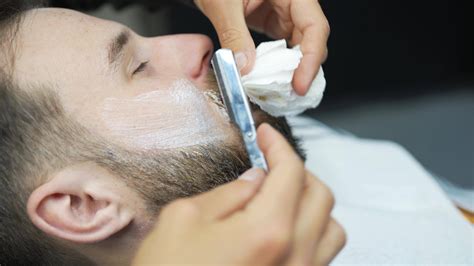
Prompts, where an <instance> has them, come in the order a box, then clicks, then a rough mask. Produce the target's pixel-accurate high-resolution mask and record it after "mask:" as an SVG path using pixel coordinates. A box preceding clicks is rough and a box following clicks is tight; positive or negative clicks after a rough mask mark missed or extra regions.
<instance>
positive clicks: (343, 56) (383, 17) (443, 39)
mask: <svg viewBox="0 0 474 266" xmlns="http://www.w3.org/2000/svg"><path fill="white" fill-rule="evenodd" d="M63 2H64V1H60V0H52V3H53V4H54V5H57V6H61V5H64V3H63ZM117 2H119V1H117ZM320 2H321V5H322V7H323V9H324V12H325V14H326V16H327V18H328V20H329V23H330V25H331V36H330V39H329V43H328V49H329V57H328V60H327V62H326V63H325V64H324V66H323V67H324V70H325V73H326V80H327V88H326V93H325V97H324V99H323V102H322V104H321V105H320V107H318V108H317V109H315V110H312V111H309V112H307V113H306V115H309V116H311V117H314V118H316V119H318V120H320V121H322V122H324V123H326V124H327V125H329V126H331V127H333V128H339V129H343V130H346V131H349V132H351V133H353V134H355V135H357V136H359V137H366V138H375V139H388V140H393V141H395V142H397V143H399V144H401V145H402V146H404V147H405V148H406V149H407V150H409V151H410V152H411V153H412V154H413V155H414V156H415V157H416V158H417V159H418V161H420V162H421V164H423V166H425V168H426V169H428V170H429V171H430V172H432V173H433V175H434V176H437V177H444V178H445V179H446V180H448V182H451V183H452V184H454V185H456V186H458V187H459V188H464V189H471V190H473V189H474V55H473V51H474V16H473V15H472V9H471V8H470V5H469V1H440V0H431V1H422V0H419V1H376V0H367V1H330V0H321V1H320ZM88 12H89V13H90V14H92V15H95V16H98V17H102V18H107V19H112V20H116V21H120V22H122V23H124V24H126V25H128V26H129V27H131V28H132V29H134V30H135V31H137V32H138V33H140V34H142V35H145V36H155V35H160V34H173V33H203V34H206V35H209V36H210V37H211V38H212V39H213V40H214V44H215V47H216V48H218V47H219V44H218V41H217V38H216V34H215V32H214V30H213V28H212V26H211V24H210V22H209V21H208V20H207V19H206V18H205V17H204V16H202V15H201V14H200V12H199V11H197V10H195V9H193V8H189V7H185V6H179V5H173V6H167V7H162V8H159V9H155V10H149V9H145V8H144V7H140V6H137V5H131V6H126V7H123V8H122V7H119V8H118V9H117V7H112V6H111V5H102V6H100V7H99V8H98V9H94V10H89V11H88ZM254 38H255V40H256V43H257V44H258V43H259V42H261V41H266V40H267V38H266V37H265V36H262V35H260V34H254ZM471 199H472V198H471Z"/></svg>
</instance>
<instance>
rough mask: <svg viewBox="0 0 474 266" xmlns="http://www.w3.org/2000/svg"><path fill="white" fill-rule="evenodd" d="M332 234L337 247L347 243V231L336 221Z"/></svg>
mask: <svg viewBox="0 0 474 266" xmlns="http://www.w3.org/2000/svg"><path fill="white" fill-rule="evenodd" d="M334 235H335V238H336V240H337V243H338V246H339V249H341V248H342V247H344V246H345V245H346V243H347V233H346V230H344V228H343V227H342V226H341V225H340V224H339V223H338V222H336V226H334Z"/></svg>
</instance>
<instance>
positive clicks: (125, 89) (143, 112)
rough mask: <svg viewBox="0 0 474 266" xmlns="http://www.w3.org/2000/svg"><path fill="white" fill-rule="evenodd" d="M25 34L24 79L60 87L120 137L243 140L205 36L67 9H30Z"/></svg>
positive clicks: (146, 142) (70, 105)
mask: <svg viewBox="0 0 474 266" xmlns="http://www.w3.org/2000/svg"><path fill="white" fill-rule="evenodd" d="M20 32H21V34H20V36H21V37H20V42H19V43H20V48H19V51H20V53H19V54H18V56H17V58H16V66H15V70H16V72H15V78H16V80H17V81H18V82H19V83H20V85H26V84H47V85H48V86H49V87H52V88H54V89H55V90H56V92H57V94H58V95H59V98H60V100H61V102H62V104H63V106H64V108H65V111H66V113H67V114H68V115H70V116H72V117H73V118H74V119H76V120H77V121H79V122H80V123H81V124H82V125H84V126H86V127H87V128H89V129H91V130H93V131H94V132H100V134H101V135H103V136H106V137H107V139H109V140H111V141H113V142H116V143H119V144H121V145H124V146H127V147H128V148H131V149H147V150H153V149H175V148H183V147H188V146H193V145H198V144H207V143H212V142H214V143H215V142H216V141H222V140H225V141H226V142H232V141H235V140H237V139H238V138H237V135H236V134H235V132H234V131H233V130H231V127H229V126H228V125H229V121H228V118H227V116H226V113H225V110H224V109H223V108H221V107H220V106H219V102H218V101H216V100H215V99H216V97H215V96H216V92H215V89H214V86H208V84H207V83H209V82H208V74H209V61H210V57H211V56H212V52H213V46H212V43H211V41H210V40H209V38H207V37H205V36H202V35H170V36H164V37H156V38H144V37H141V36H139V35H137V34H135V33H134V32H133V31H131V30H130V29H128V28H127V27H125V26H123V25H121V24H118V23H115V22H111V21H106V20H102V19H98V18H94V17H90V16H87V15H84V14H82V13H78V12H74V11H69V10H62V9H37V10H34V11H31V12H29V14H28V15H27V16H26V19H25V22H24V24H23V27H22V30H21V31H20ZM208 87H211V88H213V89H210V90H209V89H206V88H208ZM213 99H214V100H213Z"/></svg>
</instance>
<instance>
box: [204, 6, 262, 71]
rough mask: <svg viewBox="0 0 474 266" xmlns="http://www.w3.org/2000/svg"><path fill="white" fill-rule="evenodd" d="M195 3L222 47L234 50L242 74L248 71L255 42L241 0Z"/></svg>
mask: <svg viewBox="0 0 474 266" xmlns="http://www.w3.org/2000/svg"><path fill="white" fill-rule="evenodd" d="M195 2H196V5H197V6H198V7H199V9H200V10H201V11H202V12H203V13H204V15H206V16H207V17H208V18H209V20H210V21H211V23H212V25H213V26H214V28H215V29H216V32H217V36H218V37H219V42H220V44H221V46H222V48H228V49H231V50H232V51H233V52H234V55H235V60H236V63H237V67H238V68H239V70H240V72H241V74H242V75H245V74H247V73H249V72H250V70H251V69H252V67H253V64H254V63H255V43H254V42H253V39H252V36H251V35H250V31H249V29H248V27H247V23H246V22H245V15H244V6H243V1H242V0H227V1H206V0H196V1H195Z"/></svg>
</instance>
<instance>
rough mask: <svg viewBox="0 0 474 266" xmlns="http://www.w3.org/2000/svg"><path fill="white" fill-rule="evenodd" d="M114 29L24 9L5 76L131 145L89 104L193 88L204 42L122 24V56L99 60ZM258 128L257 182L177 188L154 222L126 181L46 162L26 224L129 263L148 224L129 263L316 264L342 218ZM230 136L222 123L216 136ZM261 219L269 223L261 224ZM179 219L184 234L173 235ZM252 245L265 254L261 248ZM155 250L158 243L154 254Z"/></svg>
mask: <svg viewBox="0 0 474 266" xmlns="http://www.w3.org/2000/svg"><path fill="white" fill-rule="evenodd" d="M123 30H127V29H126V28H125V27H124V26H123V25H120V24H117V23H115V22H111V21H105V20H100V19H97V18H93V17H90V16H86V15H84V14H81V13H78V12H74V11H69V10H63V9H39V10H33V11H30V12H29V13H28V14H27V15H26V17H25V20H24V22H23V24H22V25H21V27H20V31H19V37H18V39H17V45H18V49H17V53H16V58H15V59H16V61H15V68H14V78H15V80H16V81H17V82H18V83H19V84H20V86H21V87H22V88H25V89H26V90H28V89H34V88H32V87H31V86H29V85H31V84H47V85H49V87H52V88H54V89H55V90H56V92H57V94H58V95H59V98H60V100H61V102H62V104H63V106H64V108H65V111H66V114H67V115H68V116H70V117H72V118H74V119H75V120H77V121H78V122H79V123H81V124H82V125H84V126H85V127H87V128H89V129H91V130H94V132H100V134H102V135H103V136H105V137H110V138H111V139H112V140H114V141H117V142H120V143H121V144H125V145H128V146H129V147H131V148H133V144H132V143H127V140H126V139H115V137H112V134H111V132H110V129H108V128H107V127H105V126H104V123H103V121H101V119H100V114H99V112H100V110H101V107H102V103H103V101H104V100H105V99H107V98H110V97H113V98H119V99H132V98H133V97H135V96H137V95H140V94H143V93H146V92H150V91H153V90H157V89H160V88H168V87H169V86H170V85H171V84H172V83H173V82H174V81H175V80H177V79H187V80H189V81H190V82H192V83H193V84H194V85H195V86H196V87H198V88H204V87H205V85H206V78H207V77H206V75H207V72H208V71H209V59H210V53H211V51H212V49H213V47H212V45H211V41H210V40H209V39H208V38H207V37H205V36H201V35H174V36H163V37H156V38H144V37H141V36H138V35H136V34H135V33H133V32H130V33H129V34H130V42H129V44H128V45H127V46H125V49H124V53H123V57H122V59H123V60H121V61H119V62H120V63H119V64H117V66H116V71H111V70H110V69H109V66H108V63H107V62H108V61H107V58H108V52H107V47H108V44H109V42H110V40H111V39H113V38H114V37H115V36H116V35H117V34H118V33H119V32H121V31H123ZM143 62H148V64H147V65H146V67H145V68H143V71H140V72H138V73H135V74H134V72H135V70H136V69H137V68H138V67H139V66H140V64H141V63H143ZM208 104H209V105H210V106H211V105H213V103H212V102H209V103H208ZM137 112H139V110H137ZM129 115H130V116H134V115H136V114H135V113H133V111H132V112H130V113H129ZM210 119H215V120H216V123H217V124H218V125H219V126H218V127H219V130H225V129H226V128H228V124H227V123H228V122H227V121H226V120H224V119H223V118H222V117H221V116H220V115H216V116H211V117H210ZM211 133H212V132H211ZM258 137H259V145H260V146H261V148H262V150H263V152H264V153H265V154H266V155H267V158H268V162H269V165H270V172H269V174H268V176H267V177H266V178H265V179H264V180H265V181H263V179H262V178H263V177H260V178H257V180H260V182H259V181H257V182H249V181H245V180H237V181H235V182H231V183H229V185H225V186H223V187H221V188H217V189H215V190H213V191H211V192H208V193H204V194H202V195H200V196H197V197H194V198H189V199H183V200H178V201H177V202H175V203H171V205H169V207H166V208H165V211H164V213H163V214H162V215H160V218H159V222H158V224H157V225H156V226H154V225H153V222H154V221H155V220H156V217H152V216H151V214H150V213H149V212H148V211H147V210H146V207H145V206H146V202H144V200H143V199H142V198H141V197H140V196H139V195H138V194H137V193H136V191H134V190H133V189H131V188H130V187H128V186H127V185H126V184H125V183H124V182H122V181H120V178H119V177H117V176H115V175H114V174H113V173H110V172H109V171H107V170H105V169H104V168H103V167H101V166H99V165H96V164H93V163H89V162H84V163H79V164H76V165H71V166H70V167H66V168H65V169H62V170H60V171H57V172H55V173H51V175H50V176H48V177H47V178H46V181H45V182H44V183H43V184H41V185H40V186H39V187H38V188H37V189H35V191H33V193H32V194H31V196H30V198H29V200H28V203H27V209H28V215H29V217H30V219H31V221H32V222H33V224H34V225H35V226H36V227H38V229H40V230H42V231H44V232H45V233H47V234H48V235H50V236H51V237H53V238H55V239H57V240H58V241H59V242H60V243H62V244H63V245H67V246H69V247H70V248H72V249H75V250H77V251H78V252H80V253H82V254H84V255H85V256H87V257H89V258H92V259H93V260H94V261H95V262H96V263H98V264H112V265H125V264H130V263H131V262H132V259H133V257H134V256H135V255H136V253H137V250H138V249H139V247H140V243H141V242H142V240H143V239H144V237H145V236H146V235H148V234H149V232H150V230H152V229H153V228H154V230H153V231H152V233H151V234H150V237H149V238H148V240H147V241H146V242H145V243H144V244H143V245H142V248H141V249H140V250H141V251H140V252H139V256H138V257H137V258H136V262H137V263H138V264H141V262H150V263H155V262H171V261H176V260H179V259H180V258H183V256H182V254H185V255H189V256H188V258H195V259H196V260H195V261H202V262H203V263H204V262H223V260H224V259H225V260H226V262H229V263H231V264H253V265H254V264H255V262H257V264H260V263H258V262H261V263H262V264H273V263H276V262H282V261H283V262H286V263H289V264H295V263H296V264H300V263H303V264H306V265H309V264H313V263H316V264H327V263H328V262H329V261H330V260H331V259H332V258H333V257H334V256H335V255H336V254H337V252H338V251H339V250H340V249H341V248H342V246H343V244H344V241H345V238H344V232H343V230H342V228H341V227H340V226H339V225H338V224H337V223H336V222H335V221H334V220H333V219H332V218H331V217H330V212H331V209H332V206H333V198H332V194H331V193H330V191H329V190H328V189H327V187H326V186H324V185H323V184H322V183H321V182H320V181H318V180H317V179H316V178H315V177H314V176H312V175H311V174H310V173H309V172H307V171H306V170H305V168H304V165H303V162H302V161H301V160H300V159H299V158H298V157H297V155H296V154H295V153H294V151H293V150H292V149H291V147H290V146H289V144H288V143H287V142H286V140H284V138H283V137H282V136H281V135H279V133H276V132H275V131H274V130H273V129H271V128H270V127H269V126H262V127H261V128H260V129H259V132H258ZM236 138H237V136H235V135H232V134H230V135H229V140H228V141H234V140H235V139H236ZM249 174H252V173H247V175H249ZM253 175H256V176H262V175H263V173H261V172H260V173H258V172H257V173H255V172H253ZM230 191H232V192H230ZM222 198H226V200H221V199H222ZM217 199H219V200H217ZM196 206H197V207H198V208H195V207H196ZM243 207H246V208H245V211H242V208H243ZM58 210H60V211H59V212H58ZM262 213H266V215H265V216H262V215H261V214H262ZM303 213H304V214H305V215H303ZM308 214H309V215H308ZM247 218H248V219H247ZM249 221H252V222H251V223H249ZM269 221H272V224H274V226H268V224H269ZM125 228H126V229H127V230H125V231H126V232H123V229H125ZM171 229H173V230H171ZM176 230H178V231H176ZM181 230H186V231H187V232H189V234H187V235H186V236H184V235H183V234H182V233H180V232H182V231H181ZM248 230H251V231H248ZM163 232H165V233H163ZM203 232H206V234H205V235H206V239H208V240H209V241H207V242H205V244H204V245H203V244H202V243H203V242H200V241H201V238H200V237H201V236H203ZM247 232H252V233H251V234H249V233H247ZM157 235H159V237H157ZM244 236H245V237H244ZM228 239H235V241H227V240H228ZM198 240H199V241H198ZM258 240H263V241H258ZM223 243H226V245H224V244H223ZM248 243H256V244H255V245H249V244H248ZM157 246H160V247H166V246H168V247H176V248H177V249H178V248H179V252H177V253H176V252H175V251H176V250H174V251H173V250H171V251H170V250H169V249H166V248H163V249H160V250H162V252H163V253H155V252H154V251H156V249H154V247H157ZM262 250H264V251H268V256H263V257H262V256H261V251H262ZM150 254H151V255H150ZM156 254H161V255H162V256H161V255H160V260H161V261H160V260H157V258H156V257H155V255H156ZM232 254H234V255H233V256H231V255H232ZM236 254H241V255H242V256H241V257H240V256H236ZM223 255H226V256H225V257H223ZM227 255H229V256H227ZM285 255H287V256H285ZM193 256H194V257H193ZM260 259H261V260H260Z"/></svg>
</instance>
